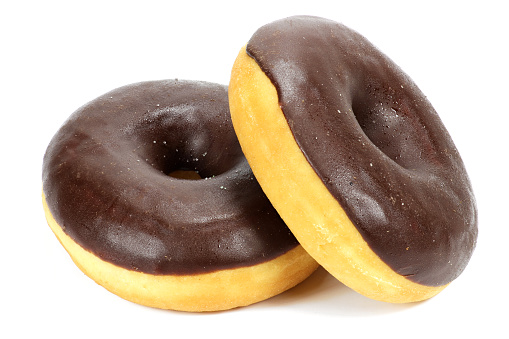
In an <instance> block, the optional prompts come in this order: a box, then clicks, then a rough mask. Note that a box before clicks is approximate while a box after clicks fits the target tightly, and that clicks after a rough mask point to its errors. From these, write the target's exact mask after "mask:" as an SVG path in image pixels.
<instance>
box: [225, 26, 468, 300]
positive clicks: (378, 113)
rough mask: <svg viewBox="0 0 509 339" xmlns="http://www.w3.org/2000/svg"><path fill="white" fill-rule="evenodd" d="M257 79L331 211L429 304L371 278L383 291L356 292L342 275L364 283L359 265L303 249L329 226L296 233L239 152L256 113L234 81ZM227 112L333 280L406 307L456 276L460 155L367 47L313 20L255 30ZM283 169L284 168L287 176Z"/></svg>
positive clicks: (463, 204)
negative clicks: (267, 88) (267, 87)
mask: <svg viewBox="0 0 509 339" xmlns="http://www.w3.org/2000/svg"><path fill="white" fill-rule="evenodd" d="M246 53H247V55H246ZM249 59H251V60H254V63H255V65H253V61H250V60H249ZM258 69H261V71H262V72H263V74H264V75H265V76H266V77H267V78H268V79H269V80H270V83H271V84H272V85H273V87H274V88H275V91H276V93H277V94H276V96H277V97H276V98H275V99H274V101H276V100H277V103H276V104H275V106H276V105H277V106H279V107H280V112H281V114H282V115H283V116H284V120H285V124H286V125H287V126H288V128H289V130H290V131H291V137H290V138H292V139H293V140H292V142H294V143H296V145H297V146H298V149H299V150H300V152H301V153H302V155H303V156H304V158H305V161H306V163H307V165H306V166H310V168H311V169H312V172H313V175H316V176H317V177H318V178H319V180H320V182H321V183H322V185H323V186H324V187H325V188H326V189H327V191H328V194H330V196H331V197H332V198H333V199H334V200H336V201H337V203H339V206H338V207H339V208H340V209H341V210H343V211H344V213H346V216H347V217H348V219H349V221H348V222H351V223H352V224H353V226H354V228H355V230H357V232H358V233H359V234H360V235H361V237H362V239H363V241H365V243H367V245H368V247H367V249H369V250H370V251H373V252H374V253H375V254H376V256H377V257H378V258H380V259H381V260H382V262H383V263H384V264H386V265H387V266H388V267H389V268H390V269H391V270H393V271H394V272H396V273H397V274H398V275H399V276H402V277H405V279H407V280H408V281H411V282H413V283H416V284H413V285H412V286H413V287H412V288H409V290H412V289H413V288H414V287H415V288H416V289H419V288H420V287H419V286H418V285H423V286H430V287H431V288H430V289H429V290H427V292H426V293H416V294H415V295H409V296H401V295H405V294H406V292H403V290H404V288H402V287H401V286H400V287H398V288H396V289H395V291H392V292H390V293H389V292H387V291H384V290H381V289H380V290H379V287H378V284H379V282H377V281H376V280H377V279H378V280H379V281H381V280H384V281H388V285H390V284H391V282H390V280H389V278H387V277H386V276H383V275H380V276H375V275H373V277H374V278H373V277H371V278H372V279H373V280H374V282H373V284H372V286H371V287H366V286H362V287H359V288H357V286H356V285H357V283H360V284H364V283H363V282H362V283H361V282H360V281H361V280H362V279H361V278H359V279H358V280H359V281H349V275H350V273H349V272H350V271H353V270H357V271H359V272H360V273H359V272H358V274H359V275H368V276H370V275H371V273H369V272H368V273H365V272H362V270H368V269H367V268H366V267H363V266H362V265H360V263H357V264H355V260H356V259H348V260H349V261H350V262H354V263H353V264H352V269H351V270H350V269H345V268H341V267H337V266H338V263H334V264H331V263H329V262H328V260H329V256H334V255H343V254H344V253H343V252H341V250H338V251H339V252H340V253H341V254H337V253H336V252H335V251H336V250H337V248H336V250H331V253H327V254H324V253H325V252H326V251H324V250H323V249H321V248H315V247H316V246H317V245H316V243H308V241H307V240H308V239H307V238H306V237H308V235H307V234H304V233H308V232H312V231H311V230H312V229H313V228H316V229H317V230H318V231H319V232H321V233H323V234H327V237H325V238H324V237H323V236H322V237H321V238H320V239H319V241H321V242H323V243H327V242H331V239H332V238H335V237H337V236H342V235H341V234H340V235H338V234H336V233H334V231H332V230H331V229H329V228H328V227H329V225H325V226H324V225H318V222H317V221H316V220H314V219H313V217H311V218H310V219H309V220H310V222H309V223H308V225H307V226H304V225H298V226H296V225H294V224H299V223H301V222H299V221H293V220H292V218H294V219H295V217H293V216H292V215H291V214H292V213H293V212H292V211H289V212H284V211H282V209H284V208H280V207H278V206H279V204H278V203H277V202H275V201H274V198H273V196H274V193H271V192H270V191H271V190H275V189H276V188H268V187H267V186H268V185H267V184H266V183H265V180H264V179H263V178H260V176H263V175H264V174H263V173H260V172H262V169H261V167H262V165H258V164H254V163H253V161H252V157H253V156H252V155H251V154H250V153H251V152H250V150H249V149H250V148H251V147H254V146H247V145H246V144H247V143H248V141H246V140H245V138H244V137H243V136H242V131H240V130H241V129H243V128H244V127H241V126H243V125H244V124H247V122H246V121H248V120H246V119H247V118H246V117H243V116H242V114H244V113H242V112H241V110H246V109H247V110H248V112H249V110H250V109H251V110H252V111H253V112H250V113H246V114H250V117H249V118H250V119H251V120H252V119H254V118H253V116H256V114H257V112H256V109H255V108H249V107H248V108H246V107H245V106H249V105H250V103H247V101H246V102H244V103H242V99H238V98H239V95H240V94H239V93H240V92H241V90H242V91H244V92H249V90H250V89H249V88H248V87H249V85H246V83H245V82H243V81H244V80H245V78H246V74H247V73H249V72H252V73H250V74H249V76H250V77H254V75H253V74H258V73H256V72H258ZM253 81H254V80H253ZM260 81H262V80H260ZM263 81H265V80H263ZM253 92H256V91H254V90H253ZM265 96H266V97H268V96H269V95H268V94H265ZM232 100H233V101H234V102H233V104H232ZM253 100H254V99H253ZM230 101H231V102H230V106H231V111H232V115H233V122H234V125H235V129H236V131H237V134H238V136H239V139H240V141H241V145H242V147H243V149H244V151H245V153H246V157H247V158H248V160H249V161H250V164H251V167H252V168H253V170H254V172H255V175H256V176H257V178H258V179H259V181H260V184H261V185H262V187H263V188H264V190H265V192H266V193H267V196H268V197H269V198H270V199H271V201H272V202H273V204H274V205H275V207H276V209H278V211H279V212H280V214H281V215H282V217H283V219H284V220H285V221H286V222H287V224H288V225H289V227H290V229H292V231H293V232H294V234H295V235H296V237H297V239H299V241H300V242H301V244H302V245H303V246H304V247H305V248H306V249H307V250H308V252H309V253H310V254H311V255H313V257H314V258H315V259H316V260H317V261H318V262H319V263H321V264H322V265H324V266H325V267H326V268H327V269H328V270H329V271H330V272H331V273H332V274H333V275H335V276H337V277H338V278H339V279H340V280H342V281H344V282H345V283H347V284H348V285H350V286H351V287H353V288H354V289H358V290H360V291H361V293H364V294H366V295H368V296H370V297H373V298H375V299H380V300H387V301H394V302H403V301H414V300H420V299H425V298H428V297H430V296H432V295H434V294H436V293H438V291H439V290H440V289H441V288H442V287H444V286H445V285H447V284H448V283H450V282H451V281H453V280H454V279H455V278H456V277H458V276H459V275H460V273H461V272H462V271H463V270H464V268H465V266H466V265H467V263H468V261H469V259H470V257H471V255H472V252H473V250H474V247H475V243H476V238H477V211H476V205H475V199H474V195H473V192H472V188H471V185H470V182H469V179H468V176H467V173H466V171H465V168H464V165H463V162H462V160H461V158H460V155H459V153H458V151H457V149H456V147H455V146H454V144H453V142H452V140H451V138H450V136H449V134H448V132H447V131H446V129H445V127H444V125H443V124H442V122H441V121H440V119H439V117H438V115H437V113H436V112H435V110H434V109H433V107H432V105H431V104H430V103H429V102H428V100H427V99H426V97H425V96H424V95H423V94H422V93H421V91H420V90H419V89H418V88H417V86H416V85H415V84H414V83H413V81H412V80H411V79H410V78H409V77H408V76H407V75H406V74H405V73H403V72H402V71H401V70H400V69H399V68H398V67H397V66H396V65H395V64H394V63H393V62H392V61H391V60H390V59H389V58H388V57H386V56H385V55H384V54H382V53H381V52H380V51H379V50H378V49H376V48H375V47H374V46H373V45H372V44H371V43H369V42H368V41H367V40H366V39H365V38H364V37H362V36H361V35H359V34H358V33H356V32H354V31H352V30H350V29H348V28H347V27H345V26H343V25H341V24H339V23H336V22H333V21H329V20H326V19H322V18H316V17H291V18H287V19H283V20H279V21H276V22H273V23H271V24H268V25H266V26H263V27H262V28H260V29H259V30H258V31H257V32H256V33H255V34H254V35H253V37H252V38H251V39H250V40H249V43H248V44H247V48H246V50H245V51H241V53H240V55H239V59H238V62H237V64H236V66H234V70H233V72H232V80H231V83H230ZM237 102H238V103H237ZM243 105H244V106H243ZM274 110H276V108H275V109H274ZM266 111H268V109H266ZM260 114H261V113H260ZM237 116H238V117H237ZM256 123H257V124H260V122H256ZM239 132H240V133H239ZM265 133H267V134H268V133H269V132H267V131H266V132H265ZM274 133H280V132H274ZM284 142H286V140H285V141H284ZM260 143H261V144H263V142H260ZM270 161H272V160H270ZM270 161H269V162H270ZM288 163H289V162H288V161H287V162H286V165H285V166H287V167H291V166H292V165H291V164H288ZM263 166H264V167H267V168H270V166H269V165H268V164H264V165H263ZM259 167H260V169H259V170H258V168H259ZM255 168H256V170H255ZM279 170H280V169H275V170H274V171H279ZM292 170H294V169H292ZM267 175H269V174H267ZM270 175H272V173H271V174H270ZM296 180H298V179H296ZM306 180H307V179H306ZM307 182H308V181H306V183H302V185H307ZM275 199H277V198H275ZM310 201H311V202H310V203H314V202H315V201H317V197H314V198H312V199H310ZM320 213H321V214H323V215H325V214H327V213H329V211H320ZM306 217H307V216H302V218H303V220H304V219H305V218H306ZM302 223H305V222H304V221H303V222H302ZM332 223H335V222H334V221H333V222H332ZM341 232H343V231H340V232H339V233H341ZM323 234H322V235H323ZM338 239H339V238H337V239H336V241H337V242H340V240H338ZM343 241H344V240H343ZM332 242H334V241H332ZM336 245H337V244H336ZM343 245H344V243H343ZM337 246H339V247H341V244H339V245H337ZM359 246H361V245H359ZM353 251H354V252H355V251H359V250H357V249H355V250H353ZM363 251H364V247H363ZM378 266H381V265H378V264H377V267H378ZM347 271H348V272H347ZM390 274H392V273H390ZM398 279H399V278H398ZM402 284H406V282H404V281H403V282H402ZM416 286H417V287H416ZM434 287H436V288H437V289H434ZM391 288H392V287H391ZM424 289H425V290H426V288H424ZM388 294H393V295H392V296H388ZM410 294H411V293H410Z"/></svg>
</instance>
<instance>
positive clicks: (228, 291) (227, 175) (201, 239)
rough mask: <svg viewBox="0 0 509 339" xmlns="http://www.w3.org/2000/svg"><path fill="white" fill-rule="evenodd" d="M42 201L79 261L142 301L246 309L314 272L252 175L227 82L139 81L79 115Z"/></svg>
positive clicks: (51, 154) (55, 153)
mask: <svg viewBox="0 0 509 339" xmlns="http://www.w3.org/2000/svg"><path fill="white" fill-rule="evenodd" d="M178 170H180V171H184V173H189V172H190V173H194V176H195V177H197V178H193V179H199V180H190V179H182V177H181V176H180V175H177V174H173V173H175V172H176V171H178ZM179 177H180V178H179ZM200 178H201V179H200ZM43 204H44V208H45V212H46V217H47V221H48V223H49V225H50V227H51V229H52V230H53V231H54V233H55V234H56V236H57V237H58V239H59V240H60V242H61V243H62V244H63V246H64V247H65V249H66V250H67V251H68V252H69V254H70V256H71V257H72V259H73V260H74V262H75V263H76V265H77V266H79V267H80V268H81V269H82V270H83V272H84V273H86V274H87V275H88V276H89V277H91V278H92V279H93V280H95V281H96V282H97V283H99V284H100V285H102V286H104V287H105V288H106V289H108V290H110V291H111V292H113V293H115V294H117V295H119V296H120V297H122V298H125V299H127V300H130V301H133V302H136V303H139V304H142V305H147V306H152V307H157V308H163V309H173V310H183V311H216V310H225V309H230V308H234V307H238V306H244V305H249V304H252V303H254V302H257V301H261V300H264V299H266V298H269V297H271V296H274V295H276V294H278V293H280V292H283V291H285V290H287V289H288V288H290V287H292V286H294V285H296V284H297V283H299V282H300V281H302V280H303V279H305V278H306V277H307V276H309V275H310V274H311V273H312V272H313V271H314V270H315V269H316V267H317V266H318V264H317V263H316V262H315V261H314V260H313V259H312V258H311V257H310V256H309V255H308V254H307V253H306V252H305V251H304V250H303V249H302V247H301V246H300V245H299V244H298V242H297V241H296V239H295V237H294V236H293V235H292V234H291V232H290V231H289V229H288V228H287V227H286V225H285V224H284V223H283V221H282V220H281V218H280V217H279V216H278V214H277V212H276V211H275V210H274V209H273V208H272V206H271V204H270V202H269V201H268V200H267V198H266V197H265V195H264V194H263V191H262V190H261V188H260V187H259V185H258V183H257V182H256V180H255V179H254V176H253V174H252V172H251V169H250V167H249V165H248V163H247V161H246V159H245V157H244V156H243V154H242V152H241V148H240V145H239V144H238V141H237V138H236V136H235V133H234V130H233V126H232V125H231V120H230V114H229V108H228V96H227V88H226V87H225V86H221V85H216V84H211V83H205V82H190V81H178V80H168V81H153V82H143V83H138V84H133V85H129V86H125V87H121V88H119V89H116V90H113V91H111V92H109V93H107V94H105V95H103V96H101V97H99V98H97V99H95V100H93V101H91V102H90V103H88V104H86V105H84V106H83V107H81V108H80V109H78V110H77V111H76V112H75V113H74V114H73V115H72V116H71V117H70V118H69V119H68V120H67V121H66V122H65V124H64V125H63V126H62V127H61V129H60V130H59V131H58V132H57V133H56V135H55V136H54V137H53V139H52V141H51V143H50V144H49V146H48V148H47V151H46V154H45V156H44V161H43Z"/></svg>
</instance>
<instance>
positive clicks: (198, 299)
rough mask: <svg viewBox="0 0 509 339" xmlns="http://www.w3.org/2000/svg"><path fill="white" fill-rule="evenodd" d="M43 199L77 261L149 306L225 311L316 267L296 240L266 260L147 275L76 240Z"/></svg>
mask: <svg viewBox="0 0 509 339" xmlns="http://www.w3.org/2000/svg"><path fill="white" fill-rule="evenodd" d="M42 201H43V208H44V213H45V216H46V221H47V223H48V225H49V227H50V228H51V230H52V231H53V233H54V234H55V236H56V237H57V239H58V241H59V242H60V243H61V245H62V246H63V247H64V249H65V250H66V251H67V253H68V254H69V256H70V257H71V259H72V260H73V262H74V263H75V264H76V266H77V267H78V268H79V269H80V270H81V271H82V272H83V273H84V274H85V275H87V276H88V277H89V278H91V279H92V280H94V281H95V282H96V283H97V284H99V285H101V286H102V287H104V288H105V289H106V290H108V291H110V292H111V293H113V294H116V295H117V296H119V297H121V298H123V299H125V300H128V301H131V302H134V303H137V304H140V305H144V306H148V307H154V308H160V309H169V310H175V311H186V312H211V311H224V310H229V309H233V308H237V307H242V306H248V305H251V304H254V303H257V302H260V301H263V300H266V299H269V298H271V297H273V296H276V295H278V294H280V293H282V292H284V291H286V290H288V289H290V288H292V287H294V286H295V285H297V284H299V283H300V282H302V281H303V280H305V279H306V278H307V277H309V276H310V275H311V274H312V273H313V272H314V271H315V270H316V269H317V268H318V266H319V265H318V263H316V261H314V260H313V259H312V258H311V257H310V256H309V255H308V254H307V252H306V251H305V250H304V249H303V248H302V246H300V245H298V246H297V247H295V248H293V249H292V250H290V251H288V252H287V253H285V254H283V255H281V256H279V257H277V258H275V259H272V260H270V261H267V262H264V263H261V264H258V265H254V266H248V267H241V268H235V269H231V270H220V271H216V272H211V273H205V274H196V275H188V276H178V275H150V274H146V273H142V272H136V271H131V270H127V269H124V268H121V267H118V266H115V265H113V264H111V263H109V262H106V261H103V260H102V259H99V258H98V257H96V256H95V255H93V254H92V253H91V252H89V251H87V250H85V249H84V248H83V247H81V246H80V245H78V244H77V243H76V242H75V241H74V240H72V238H71V237H69V236H68V235H67V234H65V232H64V231H63V229H62V227H61V226H60V225H59V224H58V223H57V222H56V220H55V219H54V217H53V215H52V214H51V211H50V209H49V207H48V205H47V203H46V197H45V195H44V192H43V193H42Z"/></svg>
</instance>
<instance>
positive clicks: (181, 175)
mask: <svg viewBox="0 0 509 339" xmlns="http://www.w3.org/2000/svg"><path fill="white" fill-rule="evenodd" d="M168 176H170V177H172V178H175V179H185V180H200V179H203V178H202V177H201V175H200V173H198V172H197V171H193V170H185V169H180V170H175V171H172V172H170V173H168Z"/></svg>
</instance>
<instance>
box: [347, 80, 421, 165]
mask: <svg viewBox="0 0 509 339" xmlns="http://www.w3.org/2000/svg"><path fill="white" fill-rule="evenodd" d="M400 92H401V90H396V89H393V88H392V87H390V86H388V85H385V86H384V85H382V84H378V83H376V82H372V83H369V84H368V85H367V88H366V93H368V95H366V96H362V97H358V98H356V99H354V100H353V102H352V110H353V113H354V115H355V118H356V119H357V122H358V123H359V126H360V128H361V129H362V131H363V132H364V134H365V135H366V137H367V138H368V139H369V140H370V141H371V142H372V143H373V145H374V146H376V147H377V148H378V149H379V150H380V151H381V152H382V153H384V154H385V155H386V156H387V157H389V158H390V159H391V160H393V161H394V162H395V163H397V164H398V165H400V166H402V167H404V168H409V169H412V168H418V167H421V166H422V165H423V163H424V162H425V161H426V160H425V156H426V153H424V152H421V153H420V154H416V153H415V151H414V150H415V149H426V147H425V145H427V144H428V143H429V142H428V140H427V139H426V135H427V133H426V131H425V128H424V130H423V131H420V130H419V129H420V128H423V127H422V126H421V123H420V122H419V121H416V120H412V119H410V118H409V112H410V111H411V110H412V108H411V107H410V106H411V105H409V104H408V101H407V100H406V99H405V95H404V94H402V93H400ZM419 135H421V137H419ZM422 136H423V137H422Z"/></svg>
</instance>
